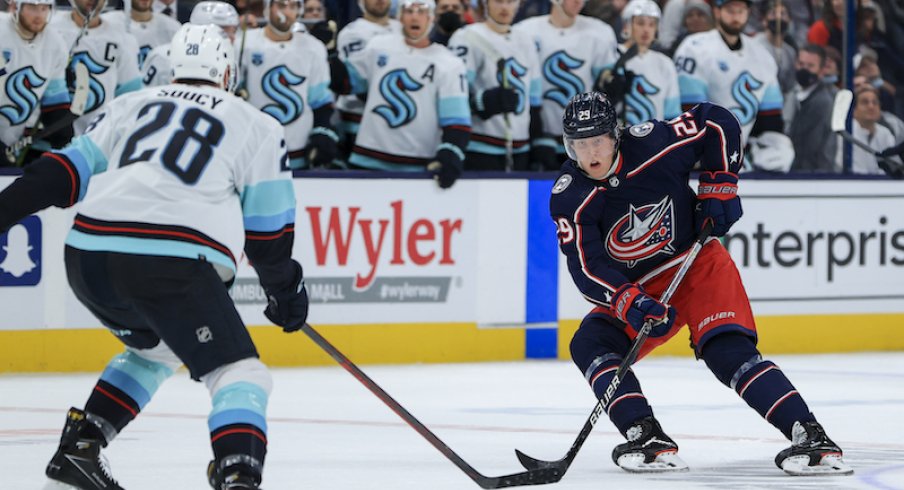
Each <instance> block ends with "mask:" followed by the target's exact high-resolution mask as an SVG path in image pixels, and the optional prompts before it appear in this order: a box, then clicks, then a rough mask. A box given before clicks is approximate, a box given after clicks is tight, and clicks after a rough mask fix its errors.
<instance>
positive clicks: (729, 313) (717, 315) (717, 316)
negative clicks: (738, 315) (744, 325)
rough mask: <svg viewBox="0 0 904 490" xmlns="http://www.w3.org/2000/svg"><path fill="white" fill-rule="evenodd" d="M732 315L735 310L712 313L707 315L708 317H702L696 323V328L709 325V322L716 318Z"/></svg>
mask: <svg viewBox="0 0 904 490" xmlns="http://www.w3.org/2000/svg"><path fill="white" fill-rule="evenodd" d="M734 317H735V312H733V311H722V312H719V313H713V314H712V315H709V316H708V317H706V318H704V319H703V321H701V322H700V323H698V324H697V330H703V327H705V326H707V325H709V324H710V323H712V322H714V321H716V320H724V319H726V318H734Z"/></svg>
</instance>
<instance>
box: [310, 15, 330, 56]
mask: <svg viewBox="0 0 904 490" xmlns="http://www.w3.org/2000/svg"><path fill="white" fill-rule="evenodd" d="M308 32H309V33H310V34H311V35H312V36H314V37H316V38H317V39H319V40H320V42H322V43H323V45H324V46H326V49H327V51H335V49H336V21H334V20H321V21H320V22H317V23H316V24H314V25H311V26H309V27H308Z"/></svg>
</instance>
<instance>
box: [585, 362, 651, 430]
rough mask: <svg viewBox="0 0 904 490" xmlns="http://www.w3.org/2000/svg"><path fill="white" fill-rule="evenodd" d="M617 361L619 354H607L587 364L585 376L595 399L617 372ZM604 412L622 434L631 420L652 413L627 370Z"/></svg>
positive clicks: (631, 422) (604, 391)
mask: <svg viewBox="0 0 904 490" xmlns="http://www.w3.org/2000/svg"><path fill="white" fill-rule="evenodd" d="M621 362H622V357H621V356H619V355H618V354H612V353H609V354H605V355H603V356H600V357H597V358H596V359H594V361H593V363H591V364H590V367H589V368H588V369H587V372H586V373H585V376H586V378H587V381H588V382H589V383H590V387H591V388H592V389H593V392H594V393H595V394H596V397H597V399H601V398H603V395H604V394H605V393H606V389H607V388H608V387H609V383H611V382H612V379H613V378H615V372H616V371H618V366H619V364H621ZM607 413H608V414H609V420H611V421H612V423H613V424H615V427H617V428H618V430H619V431H620V432H621V433H622V434H625V433H626V432H627V431H628V429H629V428H631V426H632V425H634V422H636V421H638V420H640V419H642V418H644V417H652V416H653V409H652V408H651V407H650V404H649V403H647V398H646V397H645V396H644V394H643V392H642V391H641V389H640V382H639V381H637V377H636V376H634V371H632V370H630V369H629V370H628V372H627V373H626V374H625V378H624V379H623V380H622V382H621V384H620V385H619V387H618V389H617V390H616V391H615V395H613V396H612V401H611V402H610V403H609V406H608V407H607Z"/></svg>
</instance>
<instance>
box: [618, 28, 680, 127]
mask: <svg viewBox="0 0 904 490" xmlns="http://www.w3.org/2000/svg"><path fill="white" fill-rule="evenodd" d="M627 50H628V48H626V47H624V46H619V56H621V55H622V53H624V52H625V51H627ZM625 70H627V71H631V72H634V79H633V80H632V82H631V86H630V88H629V89H628V92H627V93H626V94H625V101H624V103H625V122H627V123H628V125H634V124H640V123H642V122H644V121H650V120H654V119H655V120H666V119H672V118H675V117H678V116H680V115H681V112H682V111H681V91H680V90H679V87H678V72H677V71H676V70H675V63H674V62H673V61H672V59H671V58H669V57H668V56H666V55H664V54H662V53H660V52H658V51H654V50H652V49H649V50H647V51H646V52H645V53H638V54H636V55H635V56H634V57H632V58H631V59H629V60H628V62H627V63H625Z"/></svg>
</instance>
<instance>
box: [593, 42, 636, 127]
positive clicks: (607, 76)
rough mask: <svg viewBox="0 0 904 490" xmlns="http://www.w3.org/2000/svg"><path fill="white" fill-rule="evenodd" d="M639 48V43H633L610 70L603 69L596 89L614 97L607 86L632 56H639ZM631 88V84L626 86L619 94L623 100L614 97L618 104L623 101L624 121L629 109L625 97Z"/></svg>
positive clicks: (627, 82) (627, 81)
mask: <svg viewBox="0 0 904 490" xmlns="http://www.w3.org/2000/svg"><path fill="white" fill-rule="evenodd" d="M639 49H640V48H638V45H637V43H633V44H631V46H630V47H629V48H628V49H627V51H625V52H624V53H622V55H621V56H619V57H618V59H617V60H616V61H615V65H613V66H612V68H610V69H608V70H603V72H602V73H600V76H599V78H598V80H597V81H596V89H597V90H600V91H601V92H605V93H606V95H607V96H608V97H609V98H610V99H613V97H612V95H613V94H611V93H609V92H607V91H606V86H607V85H609V84H610V83H612V81H613V80H615V77H617V76H619V74H618V72H619V70H622V69H624V67H625V65H626V64H627V63H628V62H629V61H631V58H633V57H635V56H637V52H638V50H639ZM625 75H626V76H625V82H626V84H630V80H628V79H627V74H625ZM630 90H631V87H630V86H629V87H626V88H625V92H624V93H621V94H618V97H619V98H620V99H621V100H615V99H613V101H614V102H615V103H616V104H617V103H619V102H621V103H622V122H625V119H627V113H628V109H627V103H626V102H625V100H624V99H625V96H626V95H627V92H628V91H630Z"/></svg>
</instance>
